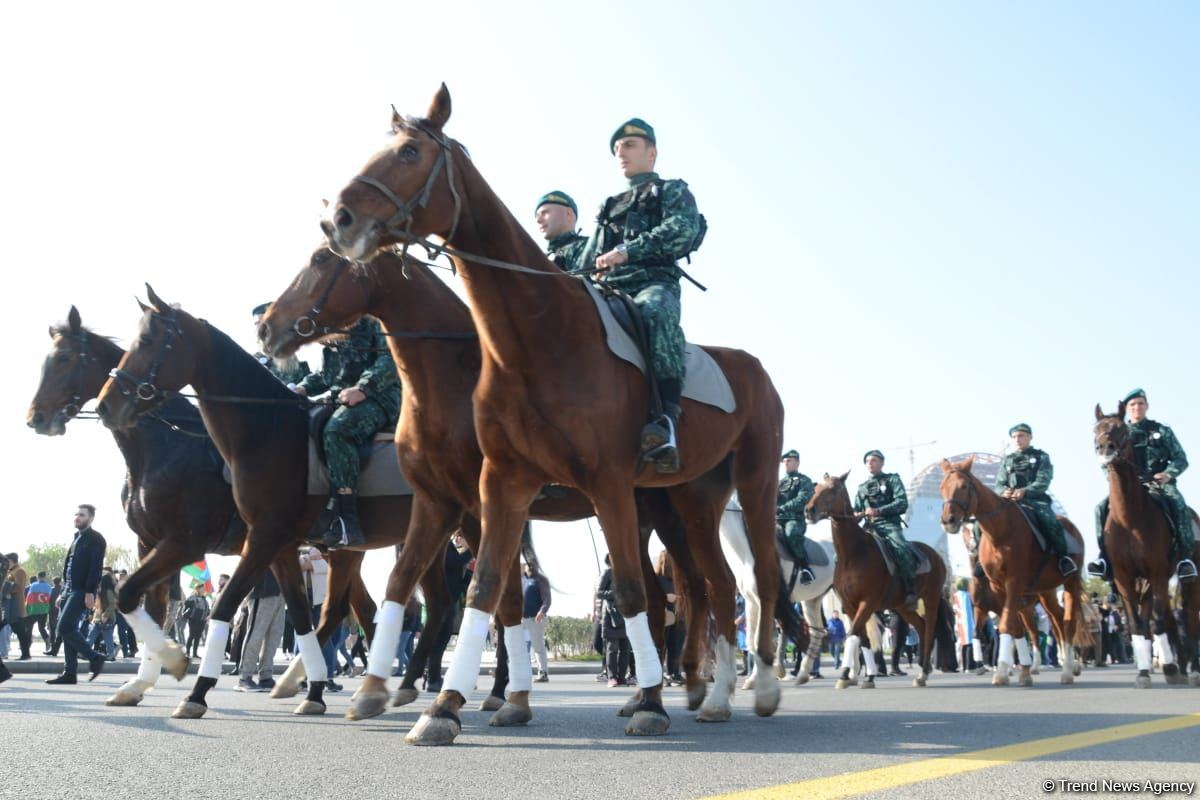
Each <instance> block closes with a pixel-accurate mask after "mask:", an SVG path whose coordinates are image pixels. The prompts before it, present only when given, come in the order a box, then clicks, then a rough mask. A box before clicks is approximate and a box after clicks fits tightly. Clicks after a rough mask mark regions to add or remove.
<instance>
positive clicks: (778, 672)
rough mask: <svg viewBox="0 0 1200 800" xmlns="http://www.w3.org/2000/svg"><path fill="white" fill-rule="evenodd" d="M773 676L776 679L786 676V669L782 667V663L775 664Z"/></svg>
mask: <svg viewBox="0 0 1200 800" xmlns="http://www.w3.org/2000/svg"><path fill="white" fill-rule="evenodd" d="M775 677H776V678H777V679H778V680H783V679H784V678H786V677H787V670H786V669H784V668H783V664H782V663H776V664H775Z"/></svg>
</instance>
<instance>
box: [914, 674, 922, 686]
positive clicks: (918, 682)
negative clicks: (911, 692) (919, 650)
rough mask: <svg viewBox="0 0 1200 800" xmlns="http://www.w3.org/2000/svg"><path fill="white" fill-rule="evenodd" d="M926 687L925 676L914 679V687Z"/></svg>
mask: <svg viewBox="0 0 1200 800" xmlns="http://www.w3.org/2000/svg"><path fill="white" fill-rule="evenodd" d="M924 685H925V676H924V675H918V676H917V677H915V678H913V686H924Z"/></svg>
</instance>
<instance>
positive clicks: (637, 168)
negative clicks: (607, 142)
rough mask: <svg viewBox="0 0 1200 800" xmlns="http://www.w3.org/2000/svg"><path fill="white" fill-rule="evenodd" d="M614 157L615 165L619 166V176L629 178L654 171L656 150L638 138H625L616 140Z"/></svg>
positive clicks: (647, 142)
mask: <svg viewBox="0 0 1200 800" xmlns="http://www.w3.org/2000/svg"><path fill="white" fill-rule="evenodd" d="M616 156H617V163H618V164H619V165H620V166H621V174H622V175H624V176H625V177H626V178H631V177H633V176H634V175H641V174H642V173H644V172H653V171H654V161H655V159H657V158H658V148H656V147H655V146H654V145H652V144H650V142H649V141H647V140H646V139H643V138H642V137H640V136H626V137H625V138H624V139H618V140H617V146H616Z"/></svg>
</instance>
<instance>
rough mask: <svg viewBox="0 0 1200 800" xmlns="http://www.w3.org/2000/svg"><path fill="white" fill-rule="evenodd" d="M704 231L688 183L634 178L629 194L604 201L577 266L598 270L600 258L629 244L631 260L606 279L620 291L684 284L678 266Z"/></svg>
mask: <svg viewBox="0 0 1200 800" xmlns="http://www.w3.org/2000/svg"><path fill="white" fill-rule="evenodd" d="M699 233H700V212H699V210H697V208H696V198H694V197H693V196H692V193H691V191H690V190H689V189H688V186H687V184H686V183H684V182H683V181H681V180H663V179H661V178H659V177H658V173H657V172H646V173H643V174H641V175H634V176H633V177H632V178H630V179H629V189H628V190H627V191H625V192H622V193H621V194H619V195H614V196H613V197H610V198H608V199H607V200H605V201H604V205H603V206H601V209H600V215H599V216H598V217H597V219H596V232H595V233H593V234H592V237H591V238H590V239H588V243H587V246H586V247H585V248H583V250H582V251H581V252H580V253H579V256H578V259H579V260H578V261H577V262H576V268H577V269H593V268H594V267H595V261H596V258H597V257H598V256H601V255H603V254H604V253H607V252H608V251H609V250H612V249H613V248H614V247H616V246H617V245H619V244H624V245H625V247H626V252H625V256H626V258H627V259H628V261H626V263H624V264H622V265H621V266H619V267H615V268H613V269H612V270H610V271H609V272H608V274H606V275H604V276H603V277H602V278H601V280H603V281H605V282H606V283H609V284H611V285H613V286H616V287H618V288H627V287H638V288H640V287H643V286H645V285H647V284H651V283H674V284H676V285H678V281H679V277H680V273H679V268H678V267H676V266H675V262H676V261H678V260H679V259H681V258H683V257H684V256H686V255H688V253H690V252H691V248H692V243H693V242H694V241H695V239H696V237H697V235H698V234H699Z"/></svg>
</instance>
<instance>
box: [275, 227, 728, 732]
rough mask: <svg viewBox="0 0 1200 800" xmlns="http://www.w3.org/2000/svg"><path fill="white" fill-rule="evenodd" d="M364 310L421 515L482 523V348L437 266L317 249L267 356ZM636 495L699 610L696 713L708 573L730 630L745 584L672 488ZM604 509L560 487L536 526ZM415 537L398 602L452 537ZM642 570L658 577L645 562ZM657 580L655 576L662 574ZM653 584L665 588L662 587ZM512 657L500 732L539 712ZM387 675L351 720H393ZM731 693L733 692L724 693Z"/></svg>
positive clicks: (690, 654) (693, 650)
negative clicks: (394, 380)
mask: <svg viewBox="0 0 1200 800" xmlns="http://www.w3.org/2000/svg"><path fill="white" fill-rule="evenodd" d="M363 314H370V315H372V316H374V317H377V318H378V319H379V320H380V322H381V323H382V324H383V327H384V329H385V331H387V332H388V334H389V336H388V341H389V347H390V348H391V351H392V355H393V357H394V358H395V361H396V365H397V369H398V371H399V374H400V377H401V380H402V382H403V392H402V396H403V398H404V406H403V410H402V412H401V418H400V423H399V425H397V429H396V431H397V432H396V443H397V449H398V453H399V456H400V459H401V464H402V465H403V468H404V471H405V475H406V476H407V477H408V479H409V481H410V483H411V484H412V485H413V486H414V487H415V488H414V491H415V497H414V503H413V515H414V519H415V518H417V517H421V518H422V519H429V520H433V521H437V523H438V524H440V525H442V526H456V525H459V524H460V521H461V520H462V519H463V518H464V516H465V517H468V518H471V522H472V523H474V516H473V515H477V514H478V513H479V473H480V470H481V468H482V465H483V453H482V452H481V451H480V449H479V443H478V440H477V438H476V435H475V420H474V414H473V410H472V405H471V393H472V391H473V390H474V388H475V385H476V384H477V383H478V381H479V370H480V366H481V360H480V350H479V341H478V339H477V338H476V336H475V326H474V324H473V322H472V320H471V315H470V311H469V309H468V308H467V306H466V305H465V304H464V303H463V301H462V300H460V299H459V298H458V296H457V295H456V294H454V292H453V291H451V289H450V288H449V287H448V286H447V285H446V284H445V283H443V282H442V281H441V280H439V279H438V278H437V277H436V276H435V275H434V274H433V273H432V271H431V270H430V269H429V268H428V267H426V266H424V265H423V264H421V263H419V262H417V261H415V260H413V259H406V260H404V259H402V258H401V257H400V256H399V255H398V254H396V253H395V252H392V251H388V252H384V253H381V254H380V255H379V256H378V257H377V258H375V259H374V260H373V261H371V262H370V263H368V264H363V265H358V266H354V265H351V264H350V262H348V261H346V260H344V259H342V258H340V257H338V256H336V255H334V254H333V253H332V252H330V251H329V250H328V248H326V247H321V248H318V249H317V250H316V251H315V252H314V253H313V254H312V256H311V258H310V260H309V263H308V265H307V266H306V267H305V268H304V269H303V270H301V271H300V273H299V274H298V275H297V276H296V278H295V279H294V280H293V281H292V284H291V285H290V286H289V287H288V288H287V289H286V290H285V291H284V292H283V293H282V294H281V295H280V296H279V297H278V298H277V299H276V300H275V301H274V302H273V303H272V304H271V307H270V310H269V311H268V312H267V314H266V316H265V317H264V318H263V321H262V324H261V327H260V329H259V339H260V341H261V342H262V345H263V348H264V351H265V352H268V353H270V354H272V355H274V356H276V357H280V358H282V357H287V356H290V355H291V354H292V353H294V352H295V350H296V348H297V347H299V346H300V345H302V344H305V343H306V342H309V341H313V340H315V339H323V338H326V337H328V336H330V335H336V333H337V332H338V331H342V330H346V329H348V328H349V327H350V326H352V325H353V324H354V323H355V322H356V321H357V320H358V319H359V317H361V316H362V315H363ZM637 499H638V519H639V525H640V527H641V529H642V534H643V536H642V539H643V544H644V543H645V541H646V539H647V538H648V536H649V532H650V530H651V529H655V530H657V531H658V534H659V538H660V540H662V541H663V543H664V544H665V545H666V546H667V548H668V550H669V552H670V553H671V554H672V556H673V558H674V559H675V563H676V564H677V566H678V569H679V585H680V593H681V594H687V595H689V598H690V603H691V604H692V607H693V608H695V609H696V610H697V611H696V613H694V614H692V615H689V616H688V617H687V620H688V623H689V634H688V637H687V638H686V640H685V645H686V648H685V651H684V653H683V656H682V663H683V665H684V667H685V669H686V671H687V676H688V697H689V705H690V707H691V708H696V707H698V706H699V705H700V702H701V701H702V700H703V699H704V695H705V689H706V686H707V682H706V681H705V680H704V679H703V678H702V677H701V676H700V674H699V666H700V660H701V652H700V649H701V647H702V645H703V644H704V643H705V641H706V640H707V625H708V607H709V599H708V596H707V595H706V593H705V591H704V588H705V578H704V575H706V574H707V575H709V576H710V578H711V583H712V585H713V590H712V593H711V595H712V604H713V606H714V611H715V613H716V616H717V618H718V619H722V620H724V621H725V624H727V625H728V624H731V623H732V622H733V614H734V602H733V597H734V586H733V583H732V580H731V579H730V578H729V577H728V573H727V572H726V571H725V570H724V563H725V562H724V559H723V557H722V555H721V552H720V549H719V545H718V543H716V542H712V541H705V540H704V539H703V537H696V538H692V539H686V540H685V535H686V534H685V531H684V529H683V525H682V523H681V521H680V520H679V517H678V515H677V514H676V513H675V511H674V509H673V508H672V507H671V505H670V502H669V500H668V499H667V498H666V496H665V493H664V492H663V490H639V493H638V498H637ZM426 504H429V505H432V506H434V507H435V508H436V509H437V511H436V513H433V512H428V511H425V510H424V509H423V506H424V505H426ZM593 513H594V512H593V509H592V505H591V503H590V502H589V501H588V499H587V497H585V496H584V495H583V494H582V493H580V492H578V491H576V490H574V489H568V488H566V487H553V488H552V490H551V491H549V492H545V493H544V496H542V497H539V498H537V499H535V500H534V502H533V505H532V506H531V507H530V514H531V516H532V517H533V518H535V519H542V520H550V521H569V520H576V519H583V518H586V517H589V516H591V515H592V514H593ZM429 524H432V523H429ZM413 530H414V534H413V535H412V536H411V537H410V541H409V543H408V544H407V545H406V546H405V548H404V550H403V551H402V552H401V553H400V558H399V560H398V562H397V565H396V571H395V572H394V573H393V576H392V578H391V582H392V584H393V585H392V587H391V589H389V591H394V593H395V594H397V595H398V596H407V594H408V593H409V592H411V586H412V584H411V581H412V578H413V576H414V575H415V574H418V572H419V570H421V569H423V565H424V564H426V563H428V562H429V559H430V558H431V557H434V558H435V557H436V555H437V553H438V552H439V548H440V544H439V543H440V542H441V541H442V540H443V538H444V536H445V533H446V532H445V530H444V529H443V530H436V529H428V530H429V533H428V535H425V534H424V533H422V534H420V535H418V534H417V533H416V532H415V531H417V530H418V529H417V528H415V527H413ZM464 532H465V535H466V536H467V539H468V544H469V545H470V546H471V547H472V549H473V550H474V551H475V552H478V550H477V548H478V547H479V540H478V531H477V523H474V524H472V525H471V526H464ZM643 556H644V553H643ZM697 562H698V563H697ZM643 569H644V570H650V567H649V561H648V559H647V558H645V557H644V558H643ZM648 575H650V576H651V577H652V576H653V571H652V570H650V571H649V573H648ZM514 585H515V584H514ZM650 585H651V587H652V589H655V590H657V587H658V584H657V581H656V580H655V581H654V582H653V583H652V584H650ZM659 594H660V592H657V591H651V592H650V597H651V598H653V599H654V600H655V601H656V602H655V603H652V604H651V605H652V609H653V611H654V612H655V613H652V614H651V617H652V619H654V620H657V621H656V622H655V625H654V631H655V633H659V632H660V631H661V614H662V599H661V598H659V597H658V595H659ZM512 613H515V616H513V617H511V618H510V619H509V620H507V621H505V622H504V624H505V626H506V636H509V637H511V638H513V641H514V643H516V641H517V639H518V638H521V640H522V641H523V638H522V637H523V635H524V634H523V630H522V629H521V628H520V611H519V609H516V610H514V611H513V612H512ZM507 628H512V631H511V632H509V631H507ZM380 642H382V644H381V645H380V646H381V647H383V648H384V649H385V650H386V648H387V647H389V646H391V645H390V644H389V643H386V642H384V640H383V639H382V638H380ZM393 649H394V648H393ZM509 652H510V654H512V657H513V660H514V663H513V664H512V665H510V674H515V673H517V672H520V673H521V675H522V677H521V678H520V679H519V681H520V682H518V681H514V682H513V692H514V695H513V697H512V699H510V701H509V704H510V706H513V707H511V708H508V709H502V710H503V711H504V713H503V714H498V715H497V718H496V719H495V723H494V724H512V722H515V721H521V722H523V721H527V720H528V719H529V715H530V713H531V712H530V711H529V708H528V692H529V687H528V686H525V683H526V682H528V681H529V680H531V675H530V673H529V668H528V659H527V658H525V648H524V645H523V644H521V645H520V646H519V647H515V648H510V649H509ZM721 671H722V680H719V681H718V682H717V684H716V686H714V691H713V693H712V695H711V696H710V698H709V702H707V703H705V704H704V706H703V707H702V708H701V711H700V719H702V720H707V721H715V720H720V719H727V718H728V717H729V715H730V714H731V713H732V709H731V707H730V705H729V693H730V692H731V691H732V685H733V680H734V675H733V668H732V665H730V664H725V665H722V669H721ZM726 673H728V674H726ZM386 677H387V676H386V675H376V674H373V673H371V672H370V671H368V673H367V676H366V677H365V678H364V680H363V685H362V688H361V689H360V690H359V691H358V692H357V693H356V694H355V696H354V700H353V708H352V710H351V712H350V715H351V716H353V717H354V718H365V717H370V716H375V715H376V714H378V713H381V712H382V710H383V707H384V703H385V702H386V699H387V694H386V683H385V678H386ZM521 687H524V688H521ZM726 687H727V688H728V691H723V688H726ZM397 697H398V700H399V701H411V700H413V699H416V691H415V688H414V687H413V685H412V684H411V683H409V682H408V680H407V679H406V681H405V682H404V683H403V684H402V685H401V687H400V690H399V692H398V694H397ZM631 710H632V707H630V711H631Z"/></svg>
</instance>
